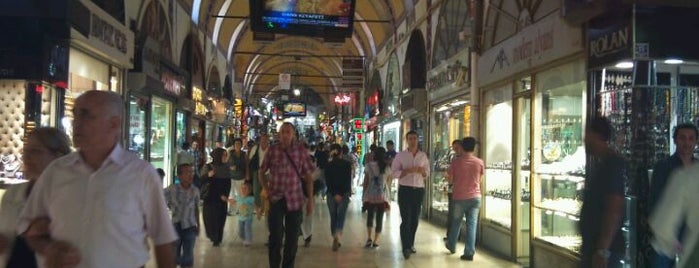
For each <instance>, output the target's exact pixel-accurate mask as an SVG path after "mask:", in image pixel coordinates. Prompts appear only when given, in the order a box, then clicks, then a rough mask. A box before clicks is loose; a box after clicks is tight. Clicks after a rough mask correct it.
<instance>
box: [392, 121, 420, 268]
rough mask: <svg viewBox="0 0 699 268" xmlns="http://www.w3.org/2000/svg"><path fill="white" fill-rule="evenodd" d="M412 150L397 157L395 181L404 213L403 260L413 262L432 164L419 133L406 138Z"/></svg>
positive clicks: (401, 234)
mask: <svg viewBox="0 0 699 268" xmlns="http://www.w3.org/2000/svg"><path fill="white" fill-rule="evenodd" d="M405 139H406V140H407V144H408V149H407V150H405V151H402V152H400V153H398V154H397V155H396V158H395V159H393V162H392V163H391V169H392V171H393V178H394V179H397V180H398V185H399V186H398V208H399V210H400V217H401V223H400V240H401V244H402V247H403V257H405V259H409V258H410V255H411V254H415V253H417V251H416V250H415V233H416V232H417V225H418V222H419V221H420V211H421V209H422V201H423V198H424V197H425V180H427V178H429V176H430V161H429V159H428V158H427V155H426V154H425V153H424V152H422V151H421V150H420V149H419V148H418V144H417V143H418V136H417V132H415V131H410V132H408V133H407V134H405Z"/></svg>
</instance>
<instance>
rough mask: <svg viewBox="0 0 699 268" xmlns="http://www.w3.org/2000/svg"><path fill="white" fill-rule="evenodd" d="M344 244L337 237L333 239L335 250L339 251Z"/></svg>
mask: <svg viewBox="0 0 699 268" xmlns="http://www.w3.org/2000/svg"><path fill="white" fill-rule="evenodd" d="M340 246H342V244H340V241H337V238H335V239H333V251H337V249H339V248H340Z"/></svg>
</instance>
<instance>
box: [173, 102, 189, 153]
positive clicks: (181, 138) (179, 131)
mask: <svg viewBox="0 0 699 268" xmlns="http://www.w3.org/2000/svg"><path fill="white" fill-rule="evenodd" d="M185 141H187V121H186V116H185V114H184V112H182V111H177V113H176V115H175V148H177V149H180V148H181V147H182V144H183V143H184V142H185Z"/></svg>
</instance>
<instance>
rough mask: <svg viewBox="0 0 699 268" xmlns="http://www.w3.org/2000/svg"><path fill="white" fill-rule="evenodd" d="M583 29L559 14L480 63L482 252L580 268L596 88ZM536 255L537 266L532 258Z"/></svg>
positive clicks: (527, 29) (533, 26) (496, 49)
mask: <svg viewBox="0 0 699 268" xmlns="http://www.w3.org/2000/svg"><path fill="white" fill-rule="evenodd" d="M581 39H582V29H581V28H578V27H571V26H569V25H568V24H566V23H565V22H564V21H562V20H561V18H560V16H559V15H558V14H556V13H554V14H552V15H549V16H547V17H545V18H542V19H541V20H539V21H537V22H534V23H533V24H531V25H529V26H527V27H525V28H523V29H522V30H521V31H520V32H518V33H517V34H515V35H514V36H512V37H510V38H509V39H507V40H505V41H503V42H501V43H500V44H498V45H496V46H495V47H493V48H491V49H489V50H488V51H486V52H484V53H483V54H482V55H481V57H480V59H479V60H478V77H479V79H480V80H479V83H480V85H479V86H480V87H481V94H480V96H481V104H482V106H481V107H482V109H483V110H482V114H481V119H480V122H481V126H483V127H482V128H481V135H480V136H481V143H480V144H481V145H482V147H481V148H480V155H481V156H482V157H483V160H484V161H485V165H486V170H485V176H484V182H483V185H482V188H481V191H482V192H483V194H484V196H485V198H484V199H483V206H482V213H481V215H482V220H481V226H480V227H481V237H480V238H481V239H480V241H481V245H483V246H484V247H486V248H488V249H490V250H493V251H495V252H497V253H499V254H502V255H504V256H508V257H510V258H511V259H512V260H513V261H517V262H520V263H528V262H530V258H531V262H532V263H531V264H530V265H532V267H534V266H536V267H576V266H577V265H578V264H577V263H578V259H579V255H578V254H579V252H578V249H579V245H580V238H579V235H578V231H577V221H578V218H579V216H578V211H579V208H580V193H581V190H582V189H583V185H582V183H583V181H584V165H585V152H584V149H583V146H582V131H583V122H584V121H585V115H586V112H585V111H586V110H585V104H586V103H587V101H586V79H585V61H584V57H583V53H582V52H583V46H582V40H581ZM530 256H531V257H530Z"/></svg>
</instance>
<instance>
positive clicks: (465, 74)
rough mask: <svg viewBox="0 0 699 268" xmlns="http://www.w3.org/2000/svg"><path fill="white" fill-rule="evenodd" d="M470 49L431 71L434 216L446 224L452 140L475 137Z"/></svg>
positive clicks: (432, 209) (432, 201)
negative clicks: (469, 65)
mask: <svg viewBox="0 0 699 268" xmlns="http://www.w3.org/2000/svg"><path fill="white" fill-rule="evenodd" d="M464 63H465V64H468V63H470V59H469V50H468V49H465V50H463V51H461V52H460V53H458V54H456V55H455V56H454V57H452V58H451V59H449V60H447V61H445V62H444V63H443V64H441V65H440V66H437V67H436V68H434V69H432V70H430V71H429V72H428V73H427V76H428V81H429V87H430V92H429V99H430V104H431V106H430V110H429V111H430V123H431V126H430V132H429V133H430V135H429V144H430V145H431V146H430V152H429V154H428V155H429V156H430V158H431V161H430V162H431V163H432V167H431V172H430V175H431V179H430V181H431V182H432V185H431V188H430V189H431V191H432V194H431V204H432V205H431V206H430V207H431V210H430V219H431V220H432V221H433V222H436V223H439V224H446V222H447V211H448V200H449V199H448V196H447V193H448V191H449V183H447V180H446V171H447V168H448V167H449V164H450V163H451V158H452V156H453V152H452V150H451V143H452V141H454V140H457V139H458V140H461V139H463V138H465V137H468V136H471V133H470V129H471V128H470V125H471V106H470V105H469V102H470V96H471V91H470V81H469V68H468V67H467V65H466V66H464Z"/></svg>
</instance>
